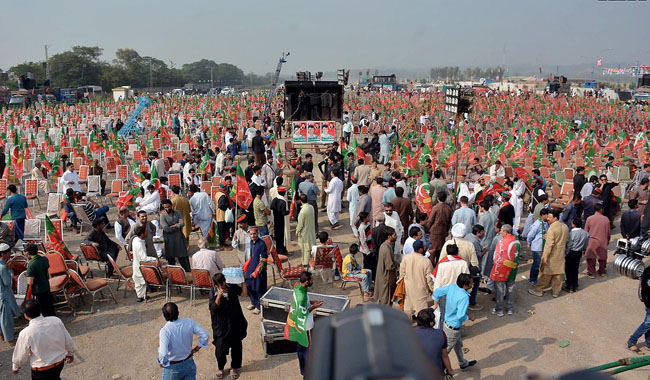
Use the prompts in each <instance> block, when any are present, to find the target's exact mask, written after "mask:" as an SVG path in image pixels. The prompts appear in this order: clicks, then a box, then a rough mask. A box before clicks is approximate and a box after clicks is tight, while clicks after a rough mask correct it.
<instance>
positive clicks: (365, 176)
mask: <svg viewBox="0 0 650 380" xmlns="http://www.w3.org/2000/svg"><path fill="white" fill-rule="evenodd" d="M357 163H358V166H357V167H356V168H354V177H355V178H356V179H357V184H358V185H359V186H370V183H371V182H372V170H371V169H370V167H369V166H368V165H366V161H365V160H363V159H359V160H358V161H357Z"/></svg>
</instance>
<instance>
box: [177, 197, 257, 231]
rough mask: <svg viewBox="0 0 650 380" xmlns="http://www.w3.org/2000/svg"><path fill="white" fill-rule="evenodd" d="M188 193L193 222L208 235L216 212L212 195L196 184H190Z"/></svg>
mask: <svg viewBox="0 0 650 380" xmlns="http://www.w3.org/2000/svg"><path fill="white" fill-rule="evenodd" d="M262 191H263V190H262ZM187 195H188V196H189V197H190V207H191V209H192V224H193V225H195V226H199V227H200V228H201V232H202V233H203V237H206V236H208V233H209V232H210V227H211V226H212V215H213V214H214V213H215V207H214V202H212V199H210V195H208V194H207V193H204V192H202V191H200V190H199V187H198V186H196V185H191V186H190V190H189V191H188V192H187Z"/></svg>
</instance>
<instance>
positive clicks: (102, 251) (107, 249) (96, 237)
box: [84, 219, 122, 278]
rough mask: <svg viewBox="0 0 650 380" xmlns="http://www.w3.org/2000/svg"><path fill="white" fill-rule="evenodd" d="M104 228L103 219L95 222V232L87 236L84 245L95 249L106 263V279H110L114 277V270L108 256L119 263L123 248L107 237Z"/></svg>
mask: <svg viewBox="0 0 650 380" xmlns="http://www.w3.org/2000/svg"><path fill="white" fill-rule="evenodd" d="M104 227H105V226H104V221H103V220H102V219H95V220H93V230H92V231H90V233H89V234H88V236H86V239H85V240H84V244H87V245H92V246H93V247H95V249H96V250H97V253H98V254H99V256H100V257H101V258H102V261H104V262H105V263H106V277H107V278H110V277H112V276H113V269H114V268H113V266H112V265H110V264H109V263H108V256H110V257H112V258H113V260H114V261H115V262H117V255H118V253H119V252H120V249H122V247H120V245H119V244H117V243H116V242H114V241H113V240H111V239H110V238H109V237H108V235H106V231H104Z"/></svg>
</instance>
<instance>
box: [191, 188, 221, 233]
mask: <svg viewBox="0 0 650 380" xmlns="http://www.w3.org/2000/svg"><path fill="white" fill-rule="evenodd" d="M187 195H188V196H189V197H190V208H191V209H192V224H194V225H195V226H199V227H200V228H201V232H202V233H203V237H206V236H208V233H209V232H210V227H211V225H212V215H213V214H214V212H215V208H214V202H212V199H210V195H208V194H207V193H204V192H202V191H200V190H199V187H198V186H196V185H191V186H190V189H189V191H188V192H187Z"/></svg>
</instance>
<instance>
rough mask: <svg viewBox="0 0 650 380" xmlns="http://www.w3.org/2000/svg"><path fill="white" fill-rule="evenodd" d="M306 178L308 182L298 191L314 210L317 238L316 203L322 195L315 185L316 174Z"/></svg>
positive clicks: (308, 175) (307, 175)
mask: <svg viewBox="0 0 650 380" xmlns="http://www.w3.org/2000/svg"><path fill="white" fill-rule="evenodd" d="M305 178H306V180H305V181H302V182H301V183H300V185H299V186H298V191H299V192H300V193H301V194H304V195H305V196H306V197H307V201H306V202H305V203H308V204H310V205H311V206H312V207H313V208H314V221H313V223H314V231H315V233H314V237H315V236H316V234H317V233H318V205H317V204H316V201H317V200H318V195H319V194H320V190H318V187H317V186H316V184H315V183H314V174H312V173H307V174H306V175H305ZM298 215H300V214H298ZM310 249H311V246H310Z"/></svg>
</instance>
